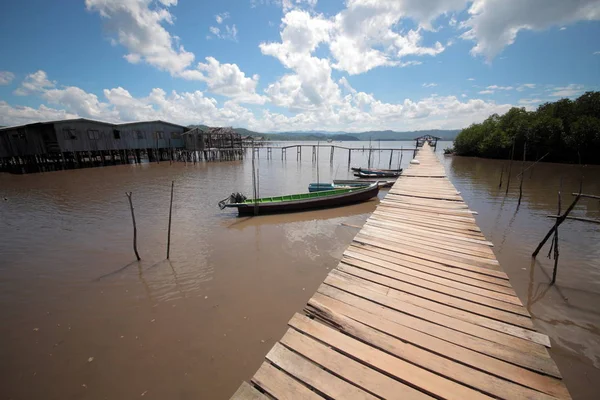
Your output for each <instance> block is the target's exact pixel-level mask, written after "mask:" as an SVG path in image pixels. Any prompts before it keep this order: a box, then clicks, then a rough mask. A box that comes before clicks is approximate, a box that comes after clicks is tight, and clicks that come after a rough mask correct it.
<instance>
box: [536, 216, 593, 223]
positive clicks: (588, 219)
mask: <svg viewBox="0 0 600 400" xmlns="http://www.w3.org/2000/svg"><path fill="white" fill-rule="evenodd" d="M546 218H560V215H546ZM565 219H571V220H573V221H581V222H590V223H592V224H600V221H599V220H596V219H592V218H583V217H567V218H565Z"/></svg>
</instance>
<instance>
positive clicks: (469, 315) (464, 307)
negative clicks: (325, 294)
mask: <svg viewBox="0 0 600 400" xmlns="http://www.w3.org/2000/svg"><path fill="white" fill-rule="evenodd" d="M330 274H331V275H337V274H342V277H343V278H344V279H362V280H366V281H368V282H371V283H372V284H374V285H381V286H384V287H387V288H390V290H389V291H388V293H387V295H388V297H396V298H398V299H401V300H404V301H406V302H408V303H411V304H414V305H415V306H418V307H423V308H427V309H429V310H433V311H436V312H440V313H444V314H446V315H451V316H454V317H455V318H460V319H462V320H464V321H469V322H472V323H474V324H478V325H482V326H486V327H488V328H492V329H496V330H500V331H502V332H505V331H511V332H512V331H515V332H519V333H520V332H521V331H520V330H519V331H517V330H516V326H519V327H522V328H525V329H534V327H533V322H532V321H531V318H529V317H526V316H523V315H518V314H514V313H511V312H506V311H502V310H498V309H494V308H491V307H487V306H484V305H481V304H477V303H473V302H471V301H468V300H463V299H459V298H456V297H452V296H448V295H446V294H442V293H437V292H435V291H433V290H429V289H424V288H420V287H418V286H412V285H410V284H407V283H405V282H401V281H398V280H396V279H392V278H388V277H386V276H383V275H379V274H375V273H372V272H370V271H367V270H364V269H361V268H356V267H353V266H350V265H344V264H343V263H342V264H341V265H338V267H337V268H336V269H335V270H334V271H332V272H331V273H330ZM361 284H363V285H364V283H362V282H361ZM523 311H524V312H526V311H525V309H523ZM513 325H514V326H513Z"/></svg>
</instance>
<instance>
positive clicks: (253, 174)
mask: <svg viewBox="0 0 600 400" xmlns="http://www.w3.org/2000/svg"><path fill="white" fill-rule="evenodd" d="M255 158H256V156H255V152H254V140H252V195H253V196H252V197H254V215H255V216H256V215H258V199H257V194H258V191H257V190H256V169H255Z"/></svg>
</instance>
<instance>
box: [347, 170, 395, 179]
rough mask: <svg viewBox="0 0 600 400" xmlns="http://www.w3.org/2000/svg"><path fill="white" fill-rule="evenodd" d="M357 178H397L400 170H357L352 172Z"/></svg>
mask: <svg viewBox="0 0 600 400" xmlns="http://www.w3.org/2000/svg"><path fill="white" fill-rule="evenodd" d="M354 176H356V177H357V178H397V177H399V176H400V172H393V173H392V172H389V173H388V172H368V173H366V172H362V171H359V172H357V173H355V174H354Z"/></svg>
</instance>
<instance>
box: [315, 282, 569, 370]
mask: <svg viewBox="0 0 600 400" xmlns="http://www.w3.org/2000/svg"><path fill="white" fill-rule="evenodd" d="M321 296H327V297H330V298H332V299H335V300H337V301H339V302H343V303H345V304H348V305H351V306H353V307H355V308H358V309H361V310H364V311H366V312H368V313H370V314H372V315H374V316H377V317H378V318H384V319H388V320H390V321H392V322H394V323H396V324H399V325H403V326H406V327H409V328H411V329H414V330H416V331H419V332H421V333H422V334H426V335H431V336H434V337H436V338H439V339H442V340H445V341H447V342H450V343H454V344H456V345H459V346H461V347H464V348H467V349H470V350H473V351H476V352H478V353H482V354H486V355H489V356H491V357H494V358H497V359H499V360H504V361H506V362H509V363H512V364H515V365H520V366H522V367H525V368H528V369H531V370H534V371H539V372H541V373H543V374H547V375H551V376H555V377H557V378H560V377H561V375H560V372H559V371H558V368H557V367H556V365H555V364H554V362H553V361H552V359H551V358H550V356H549V354H548V352H547V351H546V349H545V348H544V347H543V346H541V345H537V344H533V343H531V342H525V341H519V342H517V343H516V344H515V343H508V344H503V343H498V342H497V341H496V342H494V341H491V340H488V339H487V338H480V337H477V336H473V335H471V334H467V333H464V332H462V331H458V330H455V329H451V328H448V327H446V326H444V325H438V324H436V323H434V322H431V321H428V320H426V319H422V318H417V317H413V316H412V315H410V314H406V313H403V312H400V311H397V310H395V309H393V308H390V307H387V306H385V305H381V304H377V303H375V302H373V301H370V300H369V299H366V298H362V297H358V296H356V295H354V294H351V293H348V292H345V291H342V290H340V289H337V288H336V287H333V286H329V285H326V284H322V285H321V286H320V287H319V289H318V291H317V293H315V295H314V296H313V297H314V298H317V299H321Z"/></svg>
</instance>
